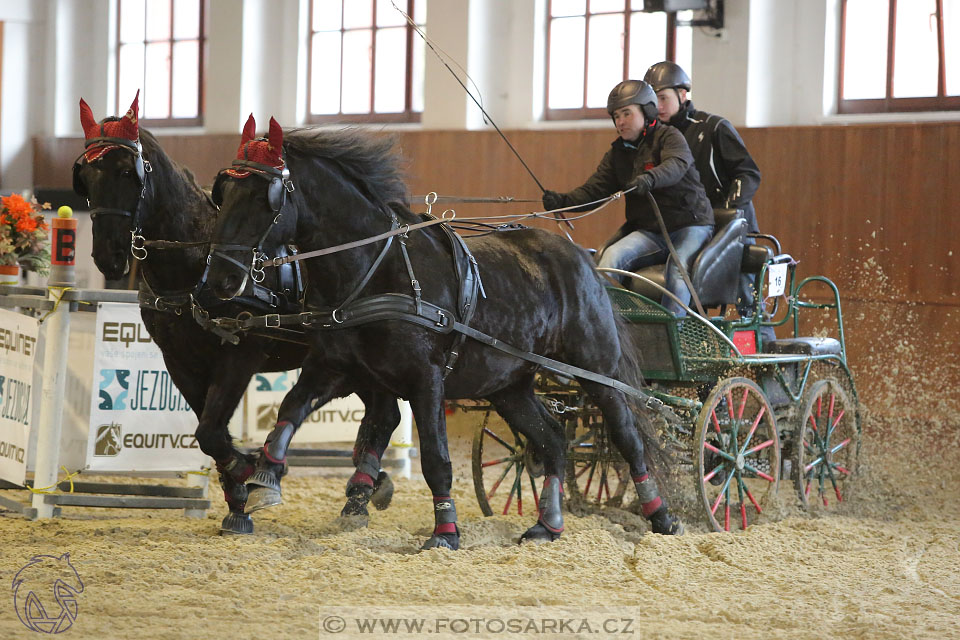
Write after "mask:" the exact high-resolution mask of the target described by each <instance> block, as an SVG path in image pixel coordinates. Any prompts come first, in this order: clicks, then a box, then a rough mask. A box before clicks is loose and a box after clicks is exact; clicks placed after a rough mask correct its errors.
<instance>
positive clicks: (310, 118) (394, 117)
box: [306, 0, 426, 124]
mask: <svg viewBox="0 0 960 640" xmlns="http://www.w3.org/2000/svg"><path fill="white" fill-rule="evenodd" d="M347 1H348V0H343V2H347ZM417 1H418V0H409V2H410V4H409V5H408V7H407V15H409V16H413V15H414V9H415V4H416V2H417ZM419 1H420V2H426V0H419ZM370 2H371V4H372V9H373V17H372V20H371V26H370V27H369V28H370V29H371V30H372V33H371V38H370V57H371V60H370V111H369V112H367V113H343V111H340V112H338V113H312V112H311V111H310V104H311V102H312V99H313V81H312V78H313V37H314V34H316V33H320V32H319V31H314V30H313V9H314V4H315V0H310V3H309V4H310V10H309V12H308V16H307V25H308V26H307V109H306V114H307V115H306V121H307V123H308V124H329V123H332V122H344V121H348V122H357V123H386V124H393V123H418V122H420V121H421V120H422V118H423V112H422V111H414V110H413V44H414V42H415V40H414V35H415V32H414V28H413V26H412V25H411V24H410V23H409V22H407V23H406V24H405V25H404V29H405V33H406V43H407V59H406V62H405V63H404V71H405V73H406V78H405V79H404V89H403V91H404V97H403V111H396V112H392V113H377V112H376V111H374V101H375V100H376V94H375V91H376V77H377V31H378V30H380V29H396V28H397V27H396V26H391V27H378V26H377V2H376V0H370ZM343 10H344V9H343V3H341V5H340V86H341V90H340V96H341V107H340V108H341V109H342V108H343V106H342V105H343V40H344V38H343V35H344V33H345V32H347V31H356V30H359V29H366V28H367V27H355V28H350V29H344V27H343ZM331 33H332V31H331Z"/></svg>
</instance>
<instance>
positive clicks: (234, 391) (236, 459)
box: [196, 351, 265, 534]
mask: <svg viewBox="0 0 960 640" xmlns="http://www.w3.org/2000/svg"><path fill="white" fill-rule="evenodd" d="M231 355H232V356H233V357H231V358H228V359H227V360H226V361H225V362H223V363H221V366H218V367H217V368H216V369H215V377H214V379H213V380H211V381H210V384H209V386H208V387H207V393H206V402H205V404H204V406H203V411H202V413H201V414H200V422H199V424H198V425H197V434H196V435H197V443H198V444H199V445H200V449H201V450H202V451H203V452H204V453H206V454H207V455H209V456H210V457H211V458H213V460H214V462H215V463H216V465H217V471H218V472H219V475H220V486H221V488H222V489H223V497H224V500H226V502H227V507H228V508H229V510H230V512H229V513H228V514H227V516H226V517H225V518H224V519H223V522H222V523H221V524H220V533H221V534H224V533H235V534H249V533H253V520H251V519H250V516H249V515H247V514H246V513H244V509H245V507H246V504H247V486H246V484H244V483H245V482H246V481H247V478H249V477H250V475H251V474H253V471H254V463H255V461H256V458H255V456H253V455H250V454H246V453H243V452H241V451H240V450H239V449H237V448H236V447H234V446H233V441H232V439H231V437H230V431H229V429H228V428H227V423H228V422H229V420H230V416H231V414H232V413H233V411H234V410H235V409H236V408H237V405H238V404H240V400H241V399H242V398H243V393H244V392H245V391H246V389H247V385H248V383H249V382H250V378H251V377H252V376H253V374H254V373H256V371H257V370H258V369H259V367H260V365H261V364H262V363H263V360H264V359H265V358H264V357H263V356H260V357H257V355H258V354H257V353H255V352H249V353H248V352H246V351H243V352H239V353H234V354H231Z"/></svg>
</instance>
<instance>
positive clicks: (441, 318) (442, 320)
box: [437, 309, 450, 327]
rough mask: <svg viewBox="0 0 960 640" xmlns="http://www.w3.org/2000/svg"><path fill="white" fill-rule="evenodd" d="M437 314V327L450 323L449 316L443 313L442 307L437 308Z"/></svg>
mask: <svg viewBox="0 0 960 640" xmlns="http://www.w3.org/2000/svg"><path fill="white" fill-rule="evenodd" d="M437 316H438V320H437V326H438V327H446V326H447V325H448V324H450V316H448V315H447V314H445V313H444V312H443V309H437Z"/></svg>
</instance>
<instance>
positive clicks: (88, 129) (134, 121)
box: [80, 90, 140, 162]
mask: <svg viewBox="0 0 960 640" xmlns="http://www.w3.org/2000/svg"><path fill="white" fill-rule="evenodd" d="M139 101H140V91H139V90H138V91H137V95H136V96H135V97H134V98H133V102H132V103H131V104H130V108H129V109H128V110H127V112H126V113H125V114H123V117H122V118H118V119H116V120H108V121H106V122H103V123H98V122H97V120H96V118H94V116H93V112H92V111H91V110H90V105H88V104H87V103H86V101H84V99H83V98H80V126H81V127H83V136H84V137H85V138H86V139H87V140H91V139H93V138H123V139H125V140H130V141H131V142H137V141H138V140H139V139H140V126H139V117H138V115H137V113H138V111H139V106H138V103H139ZM117 146H118V145H115V144H110V143H109V142H103V143H101V144H97V143H94V144H91V145H90V146H88V147H87V152H86V158H87V162H93V161H94V160H96V159H97V158H99V157H100V156H102V155H103V154H105V153H106V152H107V151H110V150H111V149H116V148H117Z"/></svg>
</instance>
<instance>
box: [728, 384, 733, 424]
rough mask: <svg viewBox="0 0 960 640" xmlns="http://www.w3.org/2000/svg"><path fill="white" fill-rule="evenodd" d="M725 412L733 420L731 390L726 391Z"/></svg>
mask: <svg viewBox="0 0 960 640" xmlns="http://www.w3.org/2000/svg"><path fill="white" fill-rule="evenodd" d="M727 413H729V414H730V419H731V420H733V391H732V390H728V391H727Z"/></svg>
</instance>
